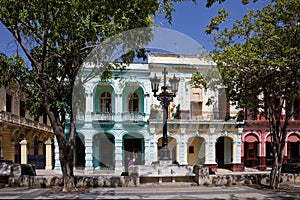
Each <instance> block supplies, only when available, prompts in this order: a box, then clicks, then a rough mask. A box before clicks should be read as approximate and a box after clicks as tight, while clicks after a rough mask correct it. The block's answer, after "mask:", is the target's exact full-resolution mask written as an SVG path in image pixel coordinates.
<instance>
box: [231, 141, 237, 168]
mask: <svg viewBox="0 0 300 200" xmlns="http://www.w3.org/2000/svg"><path fill="white" fill-rule="evenodd" d="M232 143H233V145H232V148H233V149H232V163H233V164H236V163H238V162H237V149H238V148H237V146H238V142H236V141H233V142H232Z"/></svg>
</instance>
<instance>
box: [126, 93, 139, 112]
mask: <svg viewBox="0 0 300 200" xmlns="http://www.w3.org/2000/svg"><path fill="white" fill-rule="evenodd" d="M128 112H139V96H138V95H137V94H136V93H135V92H134V93H131V94H129V95H128Z"/></svg>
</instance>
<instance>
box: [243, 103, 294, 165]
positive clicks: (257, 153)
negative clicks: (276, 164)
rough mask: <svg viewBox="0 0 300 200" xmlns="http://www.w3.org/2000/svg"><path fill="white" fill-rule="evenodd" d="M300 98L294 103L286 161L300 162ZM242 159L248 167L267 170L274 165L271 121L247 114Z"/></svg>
mask: <svg viewBox="0 0 300 200" xmlns="http://www.w3.org/2000/svg"><path fill="white" fill-rule="evenodd" d="M299 105H300V98H298V99H296V100H295V102H294V105H293V110H294V112H295V113H294V115H293V117H292V118H291V119H290V121H289V126H288V128H287V139H286V143H285V147H284V159H283V162H284V163H290V162H300V110H299ZM242 145H243V147H242V153H241V155H242V161H243V163H244V165H245V166H246V167H254V168H258V169H260V170H265V169H266V168H267V167H271V166H272V164H273V163H272V161H273V160H272V137H271V133H270V129H269V122H268V121H267V120H265V119H264V118H263V117H262V116H257V119H256V120H252V119H251V116H246V119H245V125H244V128H243V137H242Z"/></svg>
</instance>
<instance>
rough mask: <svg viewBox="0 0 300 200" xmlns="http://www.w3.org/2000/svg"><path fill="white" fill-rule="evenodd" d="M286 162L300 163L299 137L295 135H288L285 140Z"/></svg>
mask: <svg viewBox="0 0 300 200" xmlns="http://www.w3.org/2000/svg"><path fill="white" fill-rule="evenodd" d="M287 159H288V160H287V161H288V162H299V161H300V136H299V135H297V134H296V133H293V134H290V135H289V137H288V139H287Z"/></svg>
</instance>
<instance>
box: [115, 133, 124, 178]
mask: <svg viewBox="0 0 300 200" xmlns="http://www.w3.org/2000/svg"><path fill="white" fill-rule="evenodd" d="M122 146H123V140H122V139H120V138H116V139H115V174H121V173H122V172H123V171H124V167H123V149H122Z"/></svg>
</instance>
